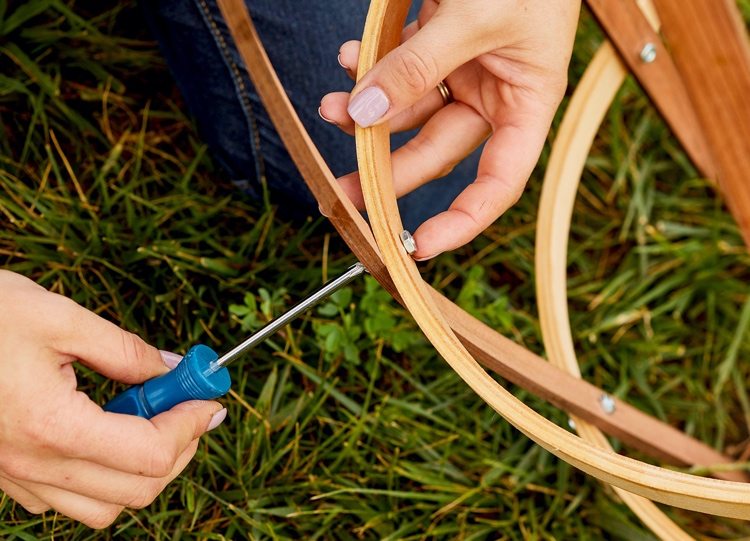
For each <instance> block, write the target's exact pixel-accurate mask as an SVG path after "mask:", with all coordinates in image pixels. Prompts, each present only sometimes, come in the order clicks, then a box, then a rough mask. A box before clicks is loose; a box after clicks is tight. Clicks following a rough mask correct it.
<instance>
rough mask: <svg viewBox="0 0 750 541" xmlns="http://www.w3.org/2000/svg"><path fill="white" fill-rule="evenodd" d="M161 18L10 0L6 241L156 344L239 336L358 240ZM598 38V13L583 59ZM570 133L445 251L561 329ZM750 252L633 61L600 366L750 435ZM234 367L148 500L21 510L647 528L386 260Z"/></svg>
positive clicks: (587, 277) (584, 242)
mask: <svg viewBox="0 0 750 541" xmlns="http://www.w3.org/2000/svg"><path fill="white" fill-rule="evenodd" d="M741 6H742V8H743V10H744V11H745V14H746V15H747V14H748V2H742V3H741ZM139 17H140V14H139V12H138V10H137V9H136V7H135V6H134V3H133V2H132V1H122V2H118V3H117V4H114V3H107V4H106V5H102V4H100V3H97V2H85V1H78V0H76V1H74V0H69V1H67V2H63V1H62V0H49V1H38V2H29V3H25V4H23V3H11V5H8V4H7V3H6V2H0V21H1V22H0V35H1V36H0V65H1V67H2V69H0V73H1V74H2V75H0V121H1V122H2V130H0V149H1V151H0V216H2V220H3V227H2V229H0V261H2V265H3V267H4V268H8V269H10V270H14V271H16V272H19V273H22V274H25V275H27V276H30V277H32V278H34V279H35V280H37V281H38V282H39V283H41V284H43V285H44V286H45V287H47V288H49V289H52V290H54V291H57V292H59V293H63V294H65V295H69V296H71V297H73V298H74V299H75V300H77V301H78V302H79V303H81V304H83V305H85V306H87V307H88V308H90V309H92V310H94V311H95V312H97V313H99V314H101V315H102V316H104V317H106V318H109V319H111V320H113V321H116V322H118V323H119V324H121V325H122V326H123V327H126V328H128V329H130V330H132V331H135V332H137V333H139V334H141V335H142V336H144V337H145V338H147V339H148V340H149V341H150V342H152V343H154V344H155V345H157V346H159V347H162V348H169V349H173V350H177V351H180V350H184V349H185V348H186V347H188V346H189V345H191V344H194V343H197V342H204V343H207V344H209V345H212V346H214V347H217V348H219V349H223V348H224V347H225V346H226V345H227V344H232V343H235V342H236V341H237V340H238V339H240V338H241V337H243V336H245V335H246V334H247V333H248V332H249V331H250V330H251V329H253V328H255V327H257V326H258V325H259V324H262V322H264V321H266V320H267V319H268V318H270V317H272V316H273V315H274V314H278V313H279V312H280V311H282V310H283V309H284V308H285V307H288V306H290V305H291V304H292V303H294V302H295V300H296V299H298V298H300V297H301V296H303V295H304V294H306V293H307V292H309V291H311V290H312V289H313V288H315V287H316V286H317V285H319V284H320V283H321V282H322V281H324V280H325V279H326V277H327V276H330V275H332V274H334V273H336V272H339V271H341V270H343V269H344V268H345V267H346V266H348V265H349V264H350V263H351V262H352V257H351V255H349V254H348V252H347V250H346V247H345V246H344V245H343V244H342V242H341V241H340V240H339V239H338V238H337V236H336V234H335V233H334V232H333V231H332V229H331V228H330V227H329V226H328V225H327V223H326V222H325V220H324V219H322V218H320V217H310V218H309V219H307V220H305V221H302V222H297V223H289V222H287V221H284V220H282V219H281V218H279V217H278V216H277V209H278V207H277V206H275V204H274V201H273V199H271V202H270V203H267V204H263V203H254V202H252V201H248V200H246V199H244V198H243V197H242V196H241V195H240V194H238V193H237V192H235V191H233V190H232V188H231V186H230V184H229V183H228V182H227V181H226V180H225V179H224V178H223V175H222V172H221V171H220V170H217V169H216V168H215V167H214V166H213V165H212V163H211V160H210V158H209V156H208V155H207V152H206V148H205V147H204V145H203V144H202V143H201V142H200V140H199V138H198V137H197V135H196V134H195V131H194V129H193V127H192V125H191V123H190V120H189V119H188V118H187V116H186V114H185V112H184V108H183V106H182V103H181V101H180V98H179V96H178V94H177V93H176V91H175V89H174V86H173V83H172V81H171V80H170V78H169V75H168V72H167V70H166V68H165V66H164V64H163V61H162V60H161V58H160V56H159V54H158V51H157V48H156V46H155V44H154V43H152V42H151V41H149V38H148V36H147V35H146V34H144V31H143V30H142V24H141V22H140V20H139ZM600 40H601V36H600V35H599V32H598V30H597V29H596V27H595V25H594V24H593V23H592V22H591V20H590V18H588V17H587V16H584V19H583V21H582V24H581V30H580V33H579V39H578V43H577V47H576V56H575V58H574V61H573V65H572V67H571V78H572V80H573V81H575V80H577V78H578V77H580V75H581V73H582V71H583V69H584V66H585V63H586V61H587V60H588V58H590V56H591V54H592V53H593V50H594V48H595V46H596V44H597V43H598V42H599V41H600ZM553 135H554V128H553ZM547 152H548V150H545V154H544V155H543V156H542V161H541V166H540V169H539V171H538V172H536V173H535V175H534V176H533V178H532V180H531V182H530V184H529V188H528V190H527V194H526V195H525V196H524V198H523V199H522V200H521V202H520V203H519V204H518V205H517V206H516V207H515V208H514V209H513V210H511V211H510V212H508V213H507V215H506V216H504V217H503V218H502V219H501V220H500V221H498V223H497V224H495V225H494V226H493V227H491V228H490V229H489V230H488V231H487V232H486V234H485V235H483V236H482V237H481V238H479V239H477V240H476V241H475V242H473V243H472V244H471V245H470V246H468V247H466V248H465V249H462V250H459V251H457V252H456V253H454V254H449V255H445V256H442V257H440V258H439V259H437V260H436V261H433V262H430V263H428V264H427V265H425V266H424V275H425V277H426V278H427V279H428V280H429V281H431V282H432V283H433V284H434V285H436V286H437V287H439V288H440V289H442V290H443V291H445V292H446V293H447V294H448V295H449V296H450V297H452V298H455V299H458V300H459V302H460V304H461V305H462V306H464V307H465V308H466V309H468V310H469V311H470V312H472V313H474V314H475V315H477V316H478V317H480V318H481V319H483V320H484V321H486V322H488V323H490V324H492V325H493V326H494V327H496V328H498V329H499V330H501V331H502V332H503V333H505V334H507V335H509V336H511V337H512V338H513V339H515V340H516V341H518V342H519V343H522V344H523V345H524V346H526V347H527V348H530V349H531V350H533V351H536V352H538V353H542V351H543V347H542V340H541V335H540V330H539V324H538V319H537V310H536V306H535V298H534V285H533V279H534V273H533V243H534V220H535V216H536V206H537V203H538V196H539V189H540V179H541V176H542V171H543V165H544V163H545V161H546V158H547ZM748 263H750V258H748V254H747V251H746V249H745V248H744V246H743V244H742V242H741V239H740V236H739V234H738V232H737V228H736V226H735V224H734V222H733V221H732V219H731V217H729V215H728V214H727V212H726V211H725V209H724V207H723V206H722V203H721V202H720V200H719V199H718V198H717V197H716V195H715V193H714V191H713V190H712V189H711V188H710V186H709V185H708V184H707V182H706V181H704V180H702V179H700V178H699V177H698V176H697V174H696V172H695V170H694V169H693V168H692V167H691V165H690V164H689V162H688V160H687V159H686V158H685V155H684V153H683V152H682V150H681V149H680V148H679V146H678V145H677V144H676V142H675V140H674V138H673V137H672V136H671V135H670V133H669V131H668V130H667V129H666V128H665V127H664V125H663V123H662V122H661V120H660V119H659V117H658V115H657V114H656V113H655V112H654V110H653V109H652V107H651V106H650V105H649V103H648V101H647V100H646V98H645V97H644V96H643V95H642V93H641V92H640V90H639V88H638V87H637V85H635V84H634V83H633V82H632V81H631V82H628V83H627V84H626V85H625V86H624V88H623V89H622V91H621V92H620V94H619V96H618V98H617V100H616V103H615V104H614V106H613V107H612V108H611V110H610V113H609V115H608V118H607V120H606V122H605V124H604V125H603V127H602V129H601V133H600V136H599V138H598V139H597V142H596V144H595V148H594V150H593V152H592V154H591V156H590V159H589V165H588V168H587V171H586V173H585V178H584V182H583V185H582V188H581V190H580V192H579V197H578V200H577V202H576V209H575V219H574V224H573V229H572V238H571V248H570V250H569V284H568V287H569V298H570V305H571V317H572V324H573V328H574V329H575V331H574V332H575V340H576V344H577V349H578V352H579V357H580V361H581V363H582V367H583V371H584V374H585V377H586V378H587V379H589V380H590V381H593V382H594V383H596V384H597V385H600V386H601V387H603V388H604V389H606V390H607V391H609V392H612V393H614V394H616V395H618V396H621V397H623V398H626V399H627V400H628V401H630V402H631V403H633V404H635V405H636V406H638V407H640V408H642V409H644V410H645V411H647V412H649V413H650V414H652V415H655V416H657V417H659V418H661V419H664V420H666V421H668V422H670V423H672V424H674V425H675V426H679V427H680V428H682V429H683V430H685V431H687V432H689V433H690V434H693V435H695V436H697V437H699V438H701V439H702V440H704V441H706V442H709V443H710V444H712V445H714V446H716V447H717V448H720V449H723V450H725V451H726V452H728V453H731V454H733V455H734V456H736V457H737V458H738V460H740V461H741V462H747V460H748V455H750V451H749V450H748V449H750V447H748V423H750V399H748V396H747V382H748V381H750V363H748V362H747V359H748V356H750V339H748V336H749V331H748V326H750V295H749V294H748V286H747V284H748V282H749V281H750V271H749V270H748ZM386 329H387V332H385V330H386ZM232 372H233V377H234V379H235V385H234V391H233V393H232V395H231V396H230V397H228V398H227V399H226V400H225V404H226V405H227V407H228V409H229V417H228V420H227V422H226V423H225V424H224V425H223V426H222V428H220V429H219V430H217V431H214V432H213V433H211V435H210V436H207V437H205V438H204V439H203V440H202V444H201V446H200V449H199V451H198V454H197V457H196V459H195V460H194V461H193V463H192V464H191V465H190V466H189V467H188V469H187V471H186V472H185V474H183V475H182V476H181V477H180V478H179V479H178V480H176V481H175V482H174V483H172V484H171V485H170V486H169V487H168V488H167V490H166V491H165V492H164V493H163V494H162V495H161V496H160V497H159V498H158V500H157V501H156V502H155V503H154V504H153V505H152V506H151V507H149V508H148V509H146V510H143V511H127V512H125V513H124V514H123V515H122V516H121V518H120V519H119V520H118V521H117V522H116V523H115V525H113V526H112V527H111V528H110V529H108V530H105V531H102V532H94V531H91V530H89V529H87V528H85V527H83V526H81V525H79V524H77V523H74V522H72V521H70V520H67V519H65V518H64V517H61V516H58V515H55V514H54V513H46V514H45V515H42V516H32V515H29V514H27V513H26V512H25V511H24V510H23V509H22V508H20V507H19V506H17V505H16V504H14V502H12V501H11V500H9V499H7V498H5V497H3V498H2V499H1V500H0V521H1V522H0V536H2V538H3V539H24V540H25V539H55V540H67V539H109V538H115V537H117V538H122V539H154V540H162V539H172V540H178V539H240V538H251V539H413V540H417V539H472V540H479V539H652V536H651V535H650V534H649V533H648V532H647V531H645V530H644V528H643V527H642V526H641V524H640V523H639V522H638V520H637V519H636V518H635V517H634V516H633V515H632V513H631V512H630V511H629V510H628V509H627V508H625V507H624V506H623V505H622V504H620V503H618V502H617V501H616V500H614V499H613V498H612V492H611V490H609V489H607V488H604V487H602V486H601V485H599V484H598V483H597V482H595V481H593V480H592V479H590V478H589V477H587V476H585V475H583V474H581V473H579V472H577V471H576V470H575V469H573V468H571V467H570V466H568V465H567V464H565V463H563V462H561V461H559V460H557V459H555V458H554V457H552V456H551V455H549V454H548V453H546V452H545V451H543V450H541V449H540V448H538V447H537V446H535V445H533V444H531V443H530V442H529V441H528V440H527V439H526V438H524V437H523V436H521V435H520V434H519V433H518V432H516V431H515V430H514V429H512V428H511V427H509V425H508V424H507V423H505V422H504V421H503V420H502V419H500V418H499V417H498V416H497V415H495V414H494V413H493V412H492V411H490V409H489V408H488V407H486V406H485V405H484V404H483V403H482V402H481V400H480V399H478V398H477V397H476V396H475V395H474V394H473V393H471V392H470V391H469V390H467V388H466V386H465V385H463V384H462V383H461V382H460V381H459V380H458V378H457V376H455V375H454V374H453V373H452V372H451V371H450V369H449V368H448V367H447V365H446V364H445V363H443V362H442V361H441V360H440V359H439V358H438V357H437V356H436V355H435V353H434V351H433V350H432V348H431V347H430V346H429V344H427V343H426V342H425V340H424V339H423V338H422V336H421V335H420V334H419V332H418V331H417V329H416V328H415V326H414V324H413V323H412V321H411V319H410V318H409V317H408V315H407V314H405V312H404V311H403V310H402V309H401V308H400V307H398V306H397V305H395V304H394V303H393V302H392V301H391V300H389V297H388V296H387V294H385V293H384V292H383V291H382V290H381V289H380V288H379V287H378V286H377V284H375V283H374V282H373V281H372V280H370V279H366V280H364V281H361V282H359V283H357V284H355V285H353V286H352V287H351V288H349V289H348V290H347V291H344V292H342V293H341V294H339V295H337V296H336V297H335V298H333V299H332V300H331V301H330V302H329V303H328V304H326V305H324V306H322V307H321V308H319V309H318V310H317V311H316V312H315V313H311V314H309V315H308V316H306V317H305V318H303V319H302V320H300V321H298V322H296V323H294V324H293V325H292V326H291V327H289V329H287V330H286V331H285V332H284V333H282V334H280V335H278V336H276V337H274V338H273V339H272V340H269V342H268V343H267V344H266V346H265V347H263V348H260V349H257V350H255V352H254V353H253V355H252V357H251V358H249V359H247V360H246V361H244V362H243V363H241V365H240V366H237V367H234V368H233V369H232ZM80 382H81V386H82V388H83V389H84V390H86V391H87V392H88V393H89V394H90V395H91V396H92V398H93V399H95V400H97V401H100V402H103V401H104V400H106V398H107V397H109V396H111V394H112V393H113V392H115V390H116V389H117V385H116V384H114V383H112V382H109V381H106V380H104V379H103V378H101V377H99V376H98V375H96V374H93V373H91V372H89V371H85V370H81V371H80ZM515 392H516V394H517V395H518V396H519V397H521V398H522V399H523V400H524V401H525V402H527V403H528V404H529V405H531V406H533V407H534V408H536V409H537V410H538V411H540V412H541V413H542V414H543V415H545V416H546V417H548V418H550V419H552V420H554V421H556V422H558V423H560V424H563V425H564V424H565V423H566V422H567V417H566V415H565V414H564V413H562V412H559V411H558V410H556V409H554V408H552V407H550V406H549V405H547V404H545V403H543V402H542V401H540V400H538V399H537V398H535V397H533V396H530V395H529V394H528V393H526V392H524V391H522V390H516V391H515ZM631 454H633V453H632V452H631ZM635 456H637V454H635ZM667 511H668V513H669V514H670V515H671V516H673V517H674V518H675V520H677V521H678V523H680V524H681V525H682V526H683V527H684V528H686V529H687V530H688V531H690V532H691V533H692V534H694V535H695V536H697V537H701V538H704V539H709V538H710V539H736V538H740V537H745V538H747V537H750V526H748V525H747V524H745V523H741V522H738V521H731V520H724V519H714V518H711V517H706V516H702V515H698V514H695V513H687V512H681V511H676V510H673V509H667Z"/></svg>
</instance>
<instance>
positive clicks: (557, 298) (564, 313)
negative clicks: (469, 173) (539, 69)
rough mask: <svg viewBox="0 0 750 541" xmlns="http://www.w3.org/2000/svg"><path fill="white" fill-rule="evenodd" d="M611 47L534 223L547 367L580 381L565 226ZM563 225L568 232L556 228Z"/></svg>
mask: <svg viewBox="0 0 750 541" xmlns="http://www.w3.org/2000/svg"><path fill="white" fill-rule="evenodd" d="M627 75H628V71H627V68H626V67H625V66H624V65H623V64H622V62H621V61H620V59H619V58H618V56H617V53H616V51H615V49H614V47H613V46H612V44H611V43H609V42H607V41H605V42H604V44H603V45H602V46H601V47H600V48H599V50H598V51H597V52H596V54H595V55H594V58H593V60H592V61H591V62H590V63H589V65H588V67H587V68H586V72H585V73H584V75H583V77H582V78H581V80H580V82H579V83H578V86H577V87H576V90H575V93H574V94H573V97H572V98H571V100H570V103H569V104H568V108H567V109H566V111H565V116H564V117H563V120H562V123H561V124H560V129H559V131H558V135H557V139H556V140H555V143H554V145H553V146H552V152H551V154H550V159H549V162H548V165H547V171H546V173H545V177H544V183H543V185H542V196H541V200H540V203H539V215H538V218H537V229H536V246H535V248H534V253H535V274H536V289H537V305H538V307H539V319H540V323H541V327H542V337H543V339H544V346H545V350H546V351H547V358H548V359H549V362H551V363H552V364H554V365H556V366H558V367H560V368H561V369H563V370H566V371H567V372H568V373H570V374H571V375H573V376H575V377H581V373H580V370H579V365H578V359H577V357H576V353H575V349H574V347H573V336H572V332H571V329H570V318H569V315H568V303H567V301H568V299H567V280H566V279H567V251H568V235H569V230H570V221H571V217H572V215H573V205H574V201H575V195H576V191H577V189H578V183H579V179H580V178H581V174H582V173H583V170H584V167H585V165H586V158H587V157H588V155H589V152H590V150H591V145H592V143H593V141H594V138H595V136H596V133H597V131H598V130H599V126H600V124H601V122H602V120H603V119H604V116H605V114H606V112H607V110H608V109H609V106H610V104H611V103H612V100H614V98H615V95H616V94H617V91H618V90H619V88H620V86H621V85H622V83H623V82H624V81H625V78H626V77H627ZM561 224H563V225H564V224H567V227H561ZM573 420H574V421H575V427H576V428H575V429H576V431H577V432H578V434H579V435H580V436H581V437H582V438H583V439H584V440H586V441H588V442H590V443H592V444H593V445H596V446H598V447H601V448H602V449H609V450H612V446H611V445H610V444H609V442H608V441H607V438H606V437H605V436H604V434H603V433H602V432H601V430H599V429H598V428H597V427H596V426H594V425H592V424H590V423H588V422H587V421H586V420H584V419H582V418H581V417H579V416H575V415H574V416H573ZM644 431H648V432H649V434H650V435H651V436H650V437H652V438H653V439H659V438H663V437H664V434H663V432H662V431H661V430H660V429H659V428H658V427H644ZM615 491H616V492H617V495H618V496H619V497H620V499H622V500H623V501H624V502H625V503H626V504H627V505H628V507H630V508H631V509H632V510H633V512H634V513H635V514H636V515H637V516H638V517H639V518H640V519H641V520H642V521H643V523H644V524H645V525H646V526H648V527H649V529H650V530H651V531H652V532H654V533H655V534H656V535H657V536H658V537H659V538H660V539H663V540H669V541H672V540H674V541H677V540H687V539H691V537H690V536H689V535H688V534H686V533H685V532H684V531H683V530H682V529H681V528H679V527H678V526H677V525H676V524H675V523H674V522H672V520H670V519H669V517H667V516H666V515H665V514H664V513H663V512H662V511H661V510H660V509H659V508H658V507H657V506H656V505H654V504H653V503H652V502H651V501H649V500H647V499H646V498H642V497H640V496H636V495H634V494H630V493H629V492H626V491H624V490H622V489H620V488H615Z"/></svg>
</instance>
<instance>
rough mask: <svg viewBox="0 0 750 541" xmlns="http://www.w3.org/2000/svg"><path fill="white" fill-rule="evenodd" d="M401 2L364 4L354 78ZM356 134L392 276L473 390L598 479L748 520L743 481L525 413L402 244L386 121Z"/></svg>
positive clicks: (378, 51)
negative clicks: (693, 471)
mask: <svg viewBox="0 0 750 541" xmlns="http://www.w3.org/2000/svg"><path fill="white" fill-rule="evenodd" d="M404 5H406V4H405V3H404V2H401V5H399V2H398V1H396V0H374V1H373V2H372V4H371V5H370V12H369V14H368V17H367V22H366V24H365V32H364V36H363V39H362V48H361V50H360V60H359V66H358V73H359V74H360V77H361V76H362V74H364V73H367V71H369V70H370V69H371V68H372V67H373V66H374V65H375V63H376V62H377V61H378V60H379V59H380V58H381V57H382V56H383V54H384V53H385V52H387V51H389V50H391V49H393V48H394V47H396V46H397V45H398V39H399V33H400V29H401V28H402V27H403V24H404V21H405V9H404ZM394 29H398V30H399V32H398V33H397V32H395V31H394ZM356 139H357V158H358V161H359V172H360V180H361V183H362V192H363V194H364V200H365V206H366V208H367V213H368V216H369V218H370V224H371V227H372V231H373V234H374V236H375V239H376V242H377V244H378V247H379V248H380V250H381V254H382V257H383V260H384V262H385V264H386V267H387V269H388V272H389V274H390V276H391V279H392V280H393V283H394V284H395V286H396V289H397V291H398V292H399V294H400V296H401V299H402V300H403V302H404V305H405V306H406V308H407V309H408V310H409V312H410V313H411V315H412V317H414V320H415V321H416V322H417V325H419V327H420V329H422V332H423V333H424V334H425V336H427V338H428V339H429V340H430V342H431V343H432V345H433V346H435V348H436V349H437V350H438V352H439V353H440V354H441V355H442V356H443V358H444V359H445V360H446V361H447V362H448V364H450V365H451V367H452V368H453V369H454V370H455V371H456V373H457V374H458V375H459V376H460V377H461V378H462V379H463V380H464V381H465V382H466V384H467V385H469V386H470V387H471V388H472V389H473V390H474V392H476V393H477V394H478V395H479V396H481V397H482V399H484V401H485V402H487V404H488V405H490V406H491V407H492V408H493V409H494V410H495V411H497V412H498V413H499V414H500V415H502V416H503V417H504V418H505V419H506V420H507V421H508V422H510V423H511V424H512V425H513V426H515V427H516V428H517V429H518V430H520V431H521V432H523V433H524V434H526V435H527V436H528V437H529V438H531V439H532V440H534V441H535V442H536V443H538V444H539V445H541V446H542V447H544V448H545V449H547V450H548V451H549V452H551V453H552V454H554V455H556V456H557V457H559V458H562V459H563V460H565V461H566V462H568V463H570V464H572V465H574V466H576V467H577V468H579V469H580V470H582V471H585V472H586V473H588V474H590V475H593V476H594V477H596V478H597V479H600V480H602V481H605V482H607V483H609V484H611V485H614V486H616V487H619V488H621V489H625V490H626V491H628V492H631V493H633V494H638V495H640V496H643V497H645V498H648V499H651V500H655V501H659V502H663V503H667V504H670V505H674V506H677V507H682V508H684V509H691V510H694V511H701V512H704V513H710V514H714V515H719V516H727V517H733V518H748V517H750V485H746V484H744V483H736V482H730V481H719V480H713V479H705V478H702V477H697V476H695V475H688V474H684V473H678V472H674V471H670V470H666V469H664V468H659V467H655V466H651V465H649V464H645V463H643V462H640V461H637V460H633V459H630V458H627V457H624V456H621V455H617V454H614V453H612V452H611V451H607V450H604V449H602V448H601V447H597V446H594V445H592V444H590V443H588V442H586V441H584V440H583V439H581V438H579V437H577V436H575V435H573V434H571V433H570V432H568V431H567V430H565V429H563V428H561V427H559V426H557V425H555V424H554V423H552V422H550V421H548V420H547V419H545V418H544V417H542V416H541V415H539V414H538V413H536V412H535V411H533V410H531V409H530V408H529V407H527V406H526V405H525V404H523V403H522V402H521V401H520V400H518V399H517V398H516V397H515V396H513V395H512V394H511V393H509V392H508V391H507V390H506V389H504V388H503V387H502V386H501V385H500V384H499V383H497V382H496V381H495V380H493V379H492V378H491V377H490V376H489V375H488V374H487V372H485V371H484V369H483V368H482V367H481V366H480V365H479V363H477V362H476V361H475V360H474V358H473V357H472V356H471V354H470V353H469V352H468V351H467V350H466V348H465V347H464V346H463V344H461V342H460V340H459V339H458V337H457V336H456V335H455V334H454V333H453V330H452V329H451V328H450V326H449V325H448V322H447V321H446V319H445V317H444V316H443V315H442V313H441V311H440V310H439V308H438V306H437V304H436V303H435V302H434V301H433V299H432V298H431V296H430V293H429V289H428V286H427V285H426V284H425V282H424V281H423V280H422V278H421V276H420V274H419V271H418V270H417V266H416V264H415V262H414V261H413V260H412V258H411V257H410V256H409V255H408V254H407V253H406V250H405V249H404V247H403V245H402V244H401V241H400V233H401V231H402V230H403V226H402V224H401V218H400V215H399V211H398V206H397V205H396V194H395V192H394V189H393V178H392V171H391V148H390V129H389V127H388V125H380V126H373V127H370V128H361V127H357V129H356Z"/></svg>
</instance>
